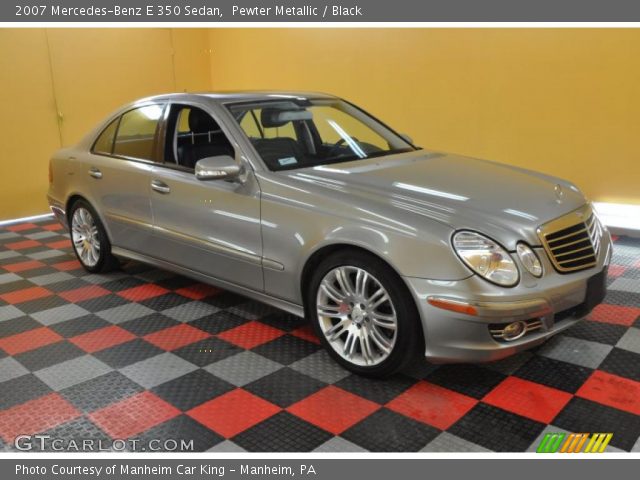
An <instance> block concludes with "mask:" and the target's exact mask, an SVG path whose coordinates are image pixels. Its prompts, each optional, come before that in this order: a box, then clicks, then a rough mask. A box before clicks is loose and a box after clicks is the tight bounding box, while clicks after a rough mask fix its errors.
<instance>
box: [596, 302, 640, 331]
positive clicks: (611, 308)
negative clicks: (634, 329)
mask: <svg viewBox="0 0 640 480" xmlns="http://www.w3.org/2000/svg"><path fill="white" fill-rule="evenodd" d="M638 316H640V307H626V306H623V305H607V304H606V303H602V304H600V305H598V306H597V307H596V308H594V309H593V311H592V312H591V314H590V315H589V317H587V318H589V320H595V321H596V322H604V323H612V324H614V325H624V326H627V327H630V326H631V325H632V324H633V322H635V320H636V318H638Z"/></svg>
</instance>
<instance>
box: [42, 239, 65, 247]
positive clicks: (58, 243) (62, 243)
mask: <svg viewBox="0 0 640 480" xmlns="http://www.w3.org/2000/svg"><path fill="white" fill-rule="evenodd" d="M46 245H47V247H49V248H70V247H71V240H68V239H66V238H65V239H64V240H58V241H56V242H51V243H47V244H46Z"/></svg>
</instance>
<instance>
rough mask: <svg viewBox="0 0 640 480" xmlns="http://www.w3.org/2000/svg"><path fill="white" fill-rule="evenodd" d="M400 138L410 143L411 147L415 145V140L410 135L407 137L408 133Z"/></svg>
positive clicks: (402, 134)
mask: <svg viewBox="0 0 640 480" xmlns="http://www.w3.org/2000/svg"><path fill="white" fill-rule="evenodd" d="M400 137H401V138H402V139H403V140H404V141H405V142H408V143H410V144H411V145H413V138H411V137H410V136H409V135H407V134H406V133H401V134H400Z"/></svg>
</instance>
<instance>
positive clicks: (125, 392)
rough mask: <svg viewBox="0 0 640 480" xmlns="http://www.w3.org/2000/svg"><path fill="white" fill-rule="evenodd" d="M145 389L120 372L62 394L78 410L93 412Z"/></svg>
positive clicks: (80, 385)
mask: <svg viewBox="0 0 640 480" xmlns="http://www.w3.org/2000/svg"><path fill="white" fill-rule="evenodd" d="M143 390H144V389H143V388H142V387H141V386H140V385H138V384H137V383H135V382H133V381H132V380H129V379H128V378H127V377H125V376H124V375H122V374H121V373H120V372H109V373H106V374H105V375H101V376H99V377H97V378H93V379H91V380H87V381H86V382H82V383H79V384H77V385H73V386H72V387H69V388H65V389H64V390H62V391H61V392H60V394H61V395H62V396H63V397H64V398H66V399H67V400H68V401H69V402H71V403H72V404H73V405H74V406H75V407H76V408H77V409H78V410H80V411H83V412H93V411H95V410H98V409H100V408H103V407H106V406H107V405H111V404H112V403H115V402H118V401H120V400H123V399H125V398H127V397H130V396H132V395H135V394H136V393H140V392H142V391H143Z"/></svg>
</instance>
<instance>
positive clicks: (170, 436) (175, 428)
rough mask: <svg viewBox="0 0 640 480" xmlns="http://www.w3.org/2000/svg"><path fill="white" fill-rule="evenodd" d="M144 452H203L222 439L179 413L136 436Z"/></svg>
mask: <svg viewBox="0 0 640 480" xmlns="http://www.w3.org/2000/svg"><path fill="white" fill-rule="evenodd" d="M136 438H137V439H139V445H140V447H141V450H142V451H146V452H161V451H170V452H204V451H207V450H209V449H210V448H211V447H213V446H215V445H217V444H218V443H220V442H222V441H223V440H224V438H223V437H221V436H220V435H218V434H217V433H215V432H213V431H211V430H209V429H208V428H206V427H204V426H203V425H201V424H200V423H198V422H196V421H195V420H193V419H192V418H190V417H187V416H185V415H180V416H178V417H175V418H172V419H171V420H169V421H167V422H164V423H161V424H160V425H157V426H155V427H153V428H151V429H149V430H147V431H146V432H144V433H142V434H141V435H137V436H136Z"/></svg>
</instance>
